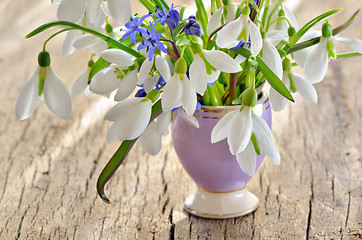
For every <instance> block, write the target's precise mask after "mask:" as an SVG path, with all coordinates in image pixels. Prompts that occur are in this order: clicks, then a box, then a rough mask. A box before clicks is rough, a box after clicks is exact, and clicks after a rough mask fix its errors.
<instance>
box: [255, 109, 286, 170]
mask: <svg viewBox="0 0 362 240" xmlns="http://www.w3.org/2000/svg"><path fill="white" fill-rule="evenodd" d="M253 131H254V134H255V137H256V140H257V142H258V145H259V147H260V149H261V150H262V151H263V152H264V153H265V154H266V155H267V156H268V157H269V158H270V159H271V160H272V161H273V163H274V164H276V165H279V164H280V154H279V152H278V150H277V149H276V148H275V146H274V144H273V134H272V132H271V130H270V128H269V126H268V124H267V123H266V122H265V120H264V119H262V118H261V117H259V116H258V115H256V114H253Z"/></svg>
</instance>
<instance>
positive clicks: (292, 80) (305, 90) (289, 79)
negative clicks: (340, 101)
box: [269, 58, 318, 111]
mask: <svg viewBox="0 0 362 240" xmlns="http://www.w3.org/2000/svg"><path fill="white" fill-rule="evenodd" d="M283 69H284V73H283V77H282V82H283V83H284V85H285V86H286V87H287V89H288V90H290V88H291V85H292V84H293V86H294V87H295V89H296V90H297V91H298V92H299V93H300V95H301V96H302V97H303V98H304V99H305V100H306V101H308V102H312V103H317V101H318V95H317V92H316V90H315V88H314V87H313V85H312V84H311V83H310V82H309V81H308V80H306V79H305V78H304V77H302V76H300V75H298V74H295V73H293V72H292V71H291V69H292V63H291V61H290V60H289V59H288V58H285V59H284V60H283ZM269 95H270V102H271V105H272V108H273V110H274V111H281V110H283V108H284V106H285V104H286V103H287V101H288V100H287V99H286V98H285V97H283V96H282V95H281V94H280V93H278V92H277V91H276V90H275V89H274V88H270V92H269Z"/></svg>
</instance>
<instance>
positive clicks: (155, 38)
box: [137, 23, 167, 61]
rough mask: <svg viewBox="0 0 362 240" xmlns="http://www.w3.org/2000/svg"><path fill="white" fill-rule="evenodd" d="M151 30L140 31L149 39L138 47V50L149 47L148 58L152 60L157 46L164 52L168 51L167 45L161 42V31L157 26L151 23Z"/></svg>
mask: <svg viewBox="0 0 362 240" xmlns="http://www.w3.org/2000/svg"><path fill="white" fill-rule="evenodd" d="M150 28H151V31H148V30H147V31H146V32H144V33H142V32H140V34H141V36H142V37H144V38H146V39H147V40H145V41H143V42H142V43H141V44H140V45H139V46H138V48H137V50H141V49H144V48H147V52H148V60H149V61H152V59H153V54H154V53H155V50H156V47H158V48H159V49H160V50H161V51H162V52H164V53H167V49H166V47H165V46H164V45H163V43H162V42H160V37H161V35H162V34H161V33H157V32H156V29H155V26H154V25H153V24H152V23H151V24H150Z"/></svg>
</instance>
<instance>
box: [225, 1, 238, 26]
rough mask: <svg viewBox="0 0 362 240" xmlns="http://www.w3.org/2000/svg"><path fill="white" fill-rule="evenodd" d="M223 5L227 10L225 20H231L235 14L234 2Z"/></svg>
mask: <svg viewBox="0 0 362 240" xmlns="http://www.w3.org/2000/svg"><path fill="white" fill-rule="evenodd" d="M225 7H226V11H227V14H226V19H225V20H226V22H231V21H233V20H234V19H235V14H236V11H235V8H234V4H228V5H226V6H225Z"/></svg>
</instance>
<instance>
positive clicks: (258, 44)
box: [249, 21, 263, 56]
mask: <svg viewBox="0 0 362 240" xmlns="http://www.w3.org/2000/svg"><path fill="white" fill-rule="evenodd" d="M249 31H250V41H251V42H252V44H251V47H250V51H251V53H252V54H253V55H254V56H257V55H258V54H259V52H260V50H261V48H262V47H263V39H262V37H261V34H260V31H259V28H258V27H257V26H256V25H255V24H254V23H253V22H251V21H250V22H249Z"/></svg>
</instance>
